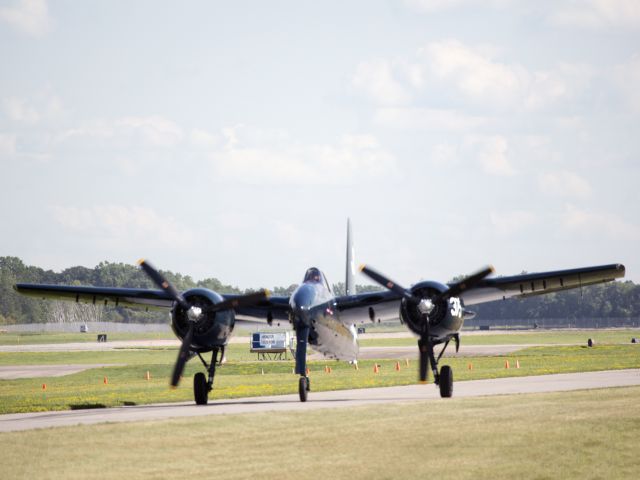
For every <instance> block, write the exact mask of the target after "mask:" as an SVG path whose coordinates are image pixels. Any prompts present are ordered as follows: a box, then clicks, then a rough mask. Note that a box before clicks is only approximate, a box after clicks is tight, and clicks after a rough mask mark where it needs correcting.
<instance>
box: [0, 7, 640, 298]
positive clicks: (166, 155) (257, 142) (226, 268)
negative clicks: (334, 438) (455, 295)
mask: <svg viewBox="0 0 640 480" xmlns="http://www.w3.org/2000/svg"><path fill="white" fill-rule="evenodd" d="M0 58H1V60H2V61H1V67H0V69H1V70H0V71H1V72H2V73H1V75H0V167H1V168H0V185H1V188H0V219H1V221H2V228H1V234H0V256H5V255H11V256H18V257H20V258H22V259H23V260H24V261H25V263H27V264H29V265H37V266H40V267H42V268H47V269H53V270H56V271H60V270H62V269H64V268H67V267H71V266H76V265H83V266H86V267H93V266H95V265H97V264H98V263H99V262H101V261H109V262H125V263H130V264H134V263H135V262H136V261H137V260H138V259H139V258H147V259H148V260H150V261H151V262H153V263H154V264H155V265H156V266H158V267H159V268H161V269H166V270H172V271H174V272H180V273H182V274H185V275H190V276H192V277H193V278H194V279H196V280H198V279H203V278H208V277H215V278H218V279H220V280H221V281H222V282H224V283H227V284H232V285H236V286H239V287H241V288H257V287H267V288H269V287H273V286H288V285H290V284H292V283H299V282H300V281H301V279H302V276H303V274H304V271H305V269H306V268H307V267H310V266H317V267H319V268H321V269H322V270H323V271H324V272H325V273H326V275H327V277H328V278H329V281H330V282H339V281H344V271H345V236H346V235H345V233H346V221H347V218H350V219H351V222H352V226H353V232H354V238H355V254H356V262H358V263H367V264H369V265H371V266H373V267H375V268H377V269H378V270H380V271H382V272H385V273H386V274H388V275H389V276H390V277H391V278H393V279H395V280H396V281H398V282H400V283H402V284H406V285H408V284H412V283H415V282H417V281H419V280H423V279H432V280H437V281H442V282H444V281H448V280H450V279H451V278H452V277H454V276H456V275H461V274H466V273H471V272H473V271H475V270H477V269H479V268H481V267H483V266H484V265H487V264H492V265H494V266H495V268H496V270H497V274H499V275H512V274H518V273H520V272H522V271H528V272H540V271H548V270H555V269H563V268H575V267H583V266H590V265H600V264H608V263H623V264H625V265H626V267H627V279H630V280H633V281H635V282H640V260H639V259H638V254H637V250H638V247H639V246H640V201H639V200H640V195H639V194H638V187H639V185H638V184H639V183H640V88H638V85H640V3H639V2H637V1H636V0H541V1H538V2H529V1H519V0H405V1H401V0H398V1H391V0H366V1H364V0H363V1H346V2H345V1H324V2H312V1H304V0H302V1H300V0H297V1H293V0H291V1H270V2H264V1H234V2H217V1H189V0H186V1H182V2H169V1H163V0H148V1H146V0H138V1H129V0H128V1H120V0H113V1H109V2H104V1H98V0H86V1H82V2H77V1H68V0H52V1H47V0H0ZM357 282H358V283H370V282H369V280H368V279H366V278H365V277H363V276H359V278H357Z"/></svg>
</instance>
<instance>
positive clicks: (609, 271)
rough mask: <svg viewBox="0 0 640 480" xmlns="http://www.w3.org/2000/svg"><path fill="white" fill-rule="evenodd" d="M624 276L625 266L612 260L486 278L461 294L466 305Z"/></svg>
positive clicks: (530, 294) (562, 288)
mask: <svg viewBox="0 0 640 480" xmlns="http://www.w3.org/2000/svg"><path fill="white" fill-rule="evenodd" d="M624 275H625V268H624V265H622V264H620V263H613V264H610V265H599V266H595V267H584V268H574V269H570V270H556V271H552V272H541V273H527V274H522V275H513V276H510V277H498V278H487V279H485V280H483V281H481V282H480V283H479V284H478V285H477V286H476V287H474V288H472V289H469V290H467V291H466V292H464V293H463V294H462V295H461V296H462V300H463V301H464V303H465V305H477V304H479V303H486V302H492V301H494V300H506V299H507V298H518V297H529V296H532V295H543V294H547V293H553V292H559V291H562V290H569V289H571V288H580V287H586V286H588V285H596V284H599V283H605V282H611V281H613V280H615V279H617V278H623V277H624Z"/></svg>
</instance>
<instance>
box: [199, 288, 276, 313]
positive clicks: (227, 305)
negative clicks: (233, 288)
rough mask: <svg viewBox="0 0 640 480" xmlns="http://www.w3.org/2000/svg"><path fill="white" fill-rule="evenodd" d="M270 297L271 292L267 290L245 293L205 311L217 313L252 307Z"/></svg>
mask: <svg viewBox="0 0 640 480" xmlns="http://www.w3.org/2000/svg"><path fill="white" fill-rule="evenodd" d="M270 295H271V292H269V290H267V289H263V290H258V291H257V292H251V293H247V294H246V295H241V296H238V297H234V298H229V299H227V300H224V301H222V302H220V303H216V304H215V305H212V306H211V307H209V308H208V309H207V310H208V311H210V312H219V311H220V310H230V309H232V308H238V307H246V306H248V305H254V304H256V303H259V302H261V301H262V300H266V299H267V298H269V296H270Z"/></svg>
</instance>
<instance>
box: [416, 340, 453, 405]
mask: <svg viewBox="0 0 640 480" xmlns="http://www.w3.org/2000/svg"><path fill="white" fill-rule="evenodd" d="M448 345H449V340H447V341H446V343H445V344H444V347H442V350H441V351H440V353H439V354H438V358H436V356H435V354H434V352H433V342H432V341H431V338H429V337H427V336H423V337H421V338H420V340H418V348H419V349H420V379H421V381H423V379H424V380H426V372H427V369H428V368H429V366H431V371H432V372H433V378H434V382H435V384H436V385H438V387H440V396H441V397H442V398H450V397H451V396H452V395H453V370H452V369H451V367H450V366H449V365H443V366H442V368H440V372H438V362H439V361H440V359H441V358H442V355H444V351H445V350H446V348H447V346H448ZM458 345H459V340H457V339H456V351H457V347H458Z"/></svg>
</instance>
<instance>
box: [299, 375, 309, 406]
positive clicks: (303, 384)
mask: <svg viewBox="0 0 640 480" xmlns="http://www.w3.org/2000/svg"><path fill="white" fill-rule="evenodd" d="M308 392H309V380H308V379H307V377H300V380H299V381H298V393H299V394H300V401H301V402H306V401H307V393H308Z"/></svg>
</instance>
